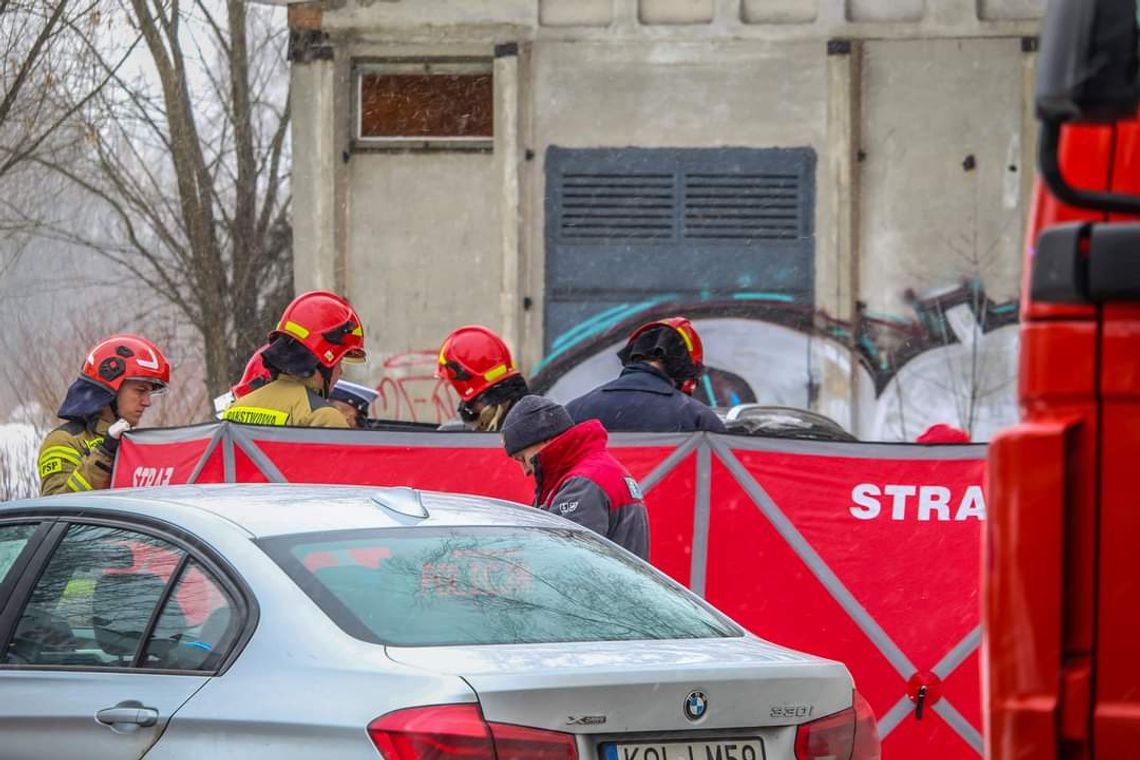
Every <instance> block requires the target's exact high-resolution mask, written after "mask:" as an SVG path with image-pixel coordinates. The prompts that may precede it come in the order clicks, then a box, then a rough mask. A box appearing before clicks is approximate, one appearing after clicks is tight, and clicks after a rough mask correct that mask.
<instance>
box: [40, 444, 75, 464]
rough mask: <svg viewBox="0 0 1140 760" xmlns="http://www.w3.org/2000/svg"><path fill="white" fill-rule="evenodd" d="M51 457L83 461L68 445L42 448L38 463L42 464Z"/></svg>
mask: <svg viewBox="0 0 1140 760" xmlns="http://www.w3.org/2000/svg"><path fill="white" fill-rule="evenodd" d="M51 459H66V460H67V461H69V462H74V463H75V464H79V463H80V462H82V461H83V458H82V457H81V456H80V455H79V452H78V451H76V450H75V449H73V448H71V447H70V446H48V447H47V448H46V449H44V450H43V453H41V454H40V460H39V462H40V465H41V466H42V465H43V464H44V462H45V461H46V460H51Z"/></svg>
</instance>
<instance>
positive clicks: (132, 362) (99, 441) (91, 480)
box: [37, 334, 170, 496]
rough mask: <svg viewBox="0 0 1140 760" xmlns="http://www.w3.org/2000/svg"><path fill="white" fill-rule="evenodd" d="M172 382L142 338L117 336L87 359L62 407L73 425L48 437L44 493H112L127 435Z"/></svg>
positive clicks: (42, 458)
mask: <svg viewBox="0 0 1140 760" xmlns="http://www.w3.org/2000/svg"><path fill="white" fill-rule="evenodd" d="M169 383H170V363H169V362H168V361H167V360H166V357H165V356H163V354H162V351H160V350H159V348H158V346H156V345H154V344H153V343H151V342H150V341H149V340H147V339H146V338H143V337H141V336H138V335H129V334H122V335H112V336H111V337H109V338H107V339H105V340H102V341H100V342H99V343H97V344H96V345H95V347H94V348H92V349H91V351H90V352H88V354H87V358H86V360H85V361H84V362H83V368H82V369H81V370H80V373H79V377H78V378H76V380H75V382H73V383H72V384H71V387H70V388H68V389H67V396H66V397H65V398H64V400H63V404H62V405H61V406H60V408H59V412H58V414H59V416H60V418H62V419H64V420H67V422H65V423H64V424H63V425H60V426H59V427H57V428H56V429H55V430H52V431H51V432H50V433H48V434H47V437H46V438H45V439H44V442H43V444H42V445H41V446H40V453H39V459H38V460H37V466H38V469H39V475H40V494H41V495H42V496H47V495H50V494H60V493H73V492H76V491H91V490H94V489H97V488H106V487H107V486H108V485H110V482H111V468H112V466H113V465H114V462H115V455H116V454H117V453H118V449H119V438H120V437H121V436H122V434H123V433H125V432H126V431H128V430H130V429H132V428H133V427H135V426H137V425H138V424H139V421H140V420H141V419H142V416H143V413H144V412H146V410H147V408H148V407H149V406H150V403H151V397H152V396H154V395H155V394H158V393H161V392H162V391H163V390H165V389H166V386H167V385H168V384H169Z"/></svg>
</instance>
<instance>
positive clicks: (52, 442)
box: [37, 419, 115, 496]
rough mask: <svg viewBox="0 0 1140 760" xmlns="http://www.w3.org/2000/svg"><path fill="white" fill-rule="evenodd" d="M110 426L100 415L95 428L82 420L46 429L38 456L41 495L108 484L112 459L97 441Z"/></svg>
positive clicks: (101, 438)
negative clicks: (50, 429)
mask: <svg viewBox="0 0 1140 760" xmlns="http://www.w3.org/2000/svg"><path fill="white" fill-rule="evenodd" d="M110 426H111V423H110V422H108V421H107V420H103V419H100V420H98V421H97V422H96V423H95V428H94V430H92V429H90V428H89V427H88V426H87V425H84V424H83V423H82V422H68V423H66V424H64V425H60V426H59V427H57V428H56V429H55V430H53V431H51V432H50V433H48V434H47V437H46V438H44V442H43V444H42V445H41V446H40V457H39V459H38V460H37V466H38V469H39V472H40V496H51V495H52V494H58V493H75V492H76V491H93V490H95V489H97V488H106V487H107V486H108V485H110V483H111V467H112V465H113V464H114V462H115V459H114V457H112V456H111V455H110V454H109V453H108V452H107V450H106V449H104V448H103V447H102V446H100V445H99V444H101V443H102V442H103V436H104V435H105V434H106V433H107V428H109V427H110Z"/></svg>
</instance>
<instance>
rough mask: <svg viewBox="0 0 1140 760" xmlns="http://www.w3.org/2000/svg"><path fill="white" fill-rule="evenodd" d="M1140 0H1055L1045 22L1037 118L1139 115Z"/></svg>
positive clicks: (1107, 119) (1064, 119)
mask: <svg viewBox="0 0 1140 760" xmlns="http://www.w3.org/2000/svg"><path fill="white" fill-rule="evenodd" d="M1138 39H1140V35H1138V33H1137V2H1136V0H1052V1H1051V2H1050V3H1049V7H1048V9H1047V10H1046V12H1045V19H1044V21H1043V22H1042V25H1041V46H1040V51H1041V52H1040V56H1039V57H1038V60H1037V117H1038V118H1039V119H1041V120H1042V121H1045V122H1069V121H1076V122H1111V121H1116V120H1118V119H1130V118H1132V117H1133V116H1135V115H1136V107H1137V104H1138V101H1140V87H1138V82H1137V62H1138V53H1137V44H1138Z"/></svg>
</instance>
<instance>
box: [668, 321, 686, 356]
mask: <svg viewBox="0 0 1140 760" xmlns="http://www.w3.org/2000/svg"><path fill="white" fill-rule="evenodd" d="M661 324H663V325H665V326H666V327H673V325H671V324H669V323H668V322H661ZM673 329H674V330H676V331H677V332H679V333H680V334H681V340H683V341H685V348H687V349H689V353H692V351H693V339H692V338H690V337H689V333H687V332H686V331H684V330H682V329H681V328H680V327H673Z"/></svg>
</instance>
